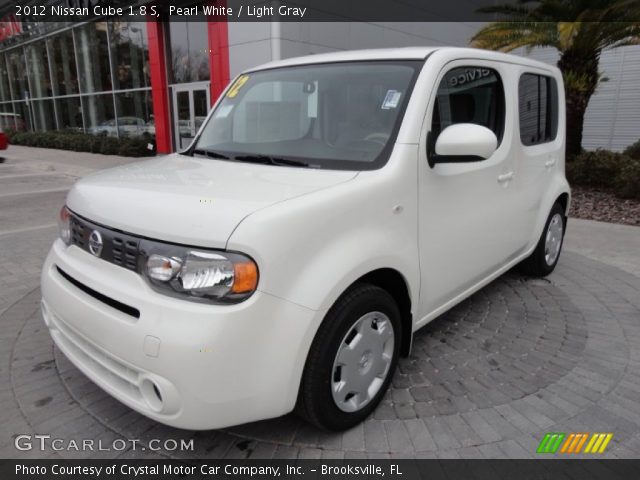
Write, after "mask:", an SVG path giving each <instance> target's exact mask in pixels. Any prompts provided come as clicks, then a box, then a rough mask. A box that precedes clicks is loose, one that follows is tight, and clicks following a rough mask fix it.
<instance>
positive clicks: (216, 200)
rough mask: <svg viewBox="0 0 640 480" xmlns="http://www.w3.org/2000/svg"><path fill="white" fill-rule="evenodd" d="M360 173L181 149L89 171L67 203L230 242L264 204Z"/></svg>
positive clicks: (153, 227) (158, 235)
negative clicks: (217, 157) (183, 152)
mask: <svg viewBox="0 0 640 480" xmlns="http://www.w3.org/2000/svg"><path fill="white" fill-rule="evenodd" d="M356 175H357V173H356V172H347V171H335V170H316V169H308V168H297V167H280V166H272V165H256V164H249V163H241V162H233V161H223V160H213V159H200V158H194V157H188V156H185V155H178V154H175V155H169V156H166V157H162V158H158V159H154V160H149V161H145V162H138V163H134V164H129V165H126V166H122V167H116V168H113V169H109V170H104V171H101V172H97V173H94V174H91V175H88V176H86V177H84V178H82V179H81V180H79V181H78V182H77V183H76V184H75V185H74V187H73V188H72V189H71V191H70V192H69V195H68V197H67V205H68V207H69V208H70V209H71V210H72V211H74V212H75V213H76V214H78V215H80V216H83V217H85V218H87V219H88V220H91V221H93V222H96V223H100V224H102V225H104V226H107V227H112V228H116V229H119V230H122V231H124V232H128V233H133V234H137V235H141V236H144V237H148V238H153V239H158V240H164V241H167V242H175V243H181V244H185V245H193V246H202V247H213V248H224V247H225V246H226V243H227V240H228V238H229V236H230V235H231V233H232V232H233V230H234V229H235V228H236V226H237V225H238V224H239V223H240V222H241V221H242V220H243V219H244V218H245V217H247V216H248V215H250V214H251V213H253V212H255V211H256V210H259V209H262V208H265V207H268V206H269V205H273V204H275V203H278V202H282V201H285V200H288V199H291V198H294V197H298V196H300V195H305V194H308V193H311V192H314V191H317V190H320V189H324V188H327V187H331V186H332V185H336V184H338V183H342V182H346V181H348V180H350V179H352V178H354V177H355V176H356Z"/></svg>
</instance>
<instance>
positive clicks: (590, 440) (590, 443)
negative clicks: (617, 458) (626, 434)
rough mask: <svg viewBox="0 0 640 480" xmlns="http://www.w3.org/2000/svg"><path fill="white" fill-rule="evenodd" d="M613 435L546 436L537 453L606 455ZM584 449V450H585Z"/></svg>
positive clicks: (557, 434)
mask: <svg viewBox="0 0 640 480" xmlns="http://www.w3.org/2000/svg"><path fill="white" fill-rule="evenodd" d="M612 438H613V433H594V434H590V433H569V434H566V433H556V432H551V433H547V434H545V436H544V437H543V438H542V441H540V445H538V449H537V450H536V452H537V453H547V454H553V453H567V454H571V453H591V454H594V453H595V454H599V453H604V451H605V450H606V449H607V446H608V445H609V442H610V441H611V439H612ZM583 448H584V450H583Z"/></svg>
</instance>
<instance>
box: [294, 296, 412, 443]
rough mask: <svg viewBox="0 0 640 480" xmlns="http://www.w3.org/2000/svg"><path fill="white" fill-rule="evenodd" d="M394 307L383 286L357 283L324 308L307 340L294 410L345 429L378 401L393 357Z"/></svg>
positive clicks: (324, 425) (395, 355)
mask: <svg viewBox="0 0 640 480" xmlns="http://www.w3.org/2000/svg"><path fill="white" fill-rule="evenodd" d="M400 336H401V331H400V311H399V309H398V306H397V304H396V302H395V301H394V299H393V297H391V295H389V293H387V292H386V291H385V290H383V289H381V288H379V287H377V286H375V285H369V284H359V285H356V286H355V287H353V288H351V289H350V290H349V291H347V292H346V293H345V294H344V295H343V296H342V297H341V298H340V299H339V300H338V301H337V302H336V304H335V305H334V306H333V307H332V308H331V309H330V310H329V312H328V313H327V316H326V317H325V319H324V322H323V323H322V325H321V326H320V329H319V330H318V333H317V334H316V337H315V339H314V341H313V344H312V346H311V349H310V351H309V356H308V358H307V363H306V365H305V371H304V374H303V378H302V384H301V386H300V394H299V396H298V405H297V411H298V413H299V414H300V415H301V416H302V417H303V418H305V419H306V420H308V421H309V422H311V423H313V424H315V425H317V426H319V427H321V428H324V429H327V430H335V431H340V430H346V429H348V428H350V427H352V426H354V425H356V424H358V423H360V422H361V421H363V420H364V419H365V418H366V417H367V416H368V415H369V414H370V413H371V412H372V411H373V410H374V409H375V407H376V406H377V405H378V403H380V400H381V399H382V397H383V396H384V393H385V392H386V390H387V388H388V387H389V383H390V382H391V377H392V376H393V372H394V370H395V368H396V364H397V362H398V354H399V350H400Z"/></svg>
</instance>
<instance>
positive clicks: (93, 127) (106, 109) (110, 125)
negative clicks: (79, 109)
mask: <svg viewBox="0 0 640 480" xmlns="http://www.w3.org/2000/svg"><path fill="white" fill-rule="evenodd" d="M82 103H83V114H84V119H85V123H86V127H87V132H88V133H93V134H96V135H97V134H102V135H108V136H110V137H116V136H117V135H118V133H117V130H116V120H115V115H114V114H113V95H111V94H107V95H91V96H87V97H84V98H83V99H82Z"/></svg>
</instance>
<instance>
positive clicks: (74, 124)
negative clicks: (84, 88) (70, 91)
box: [56, 97, 83, 132]
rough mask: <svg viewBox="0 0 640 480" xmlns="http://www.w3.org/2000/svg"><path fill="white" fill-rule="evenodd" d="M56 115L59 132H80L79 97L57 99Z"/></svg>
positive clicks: (80, 108) (80, 110)
mask: <svg viewBox="0 0 640 480" xmlns="http://www.w3.org/2000/svg"><path fill="white" fill-rule="evenodd" d="M56 110H57V113H58V128H59V129H61V130H74V131H79V132H81V131H82V130H83V125H82V107H81V103H80V97H67V98H59V99H57V100H56Z"/></svg>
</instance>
